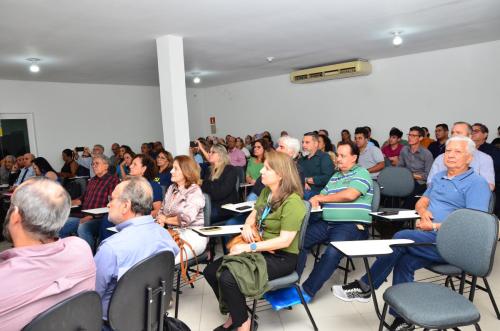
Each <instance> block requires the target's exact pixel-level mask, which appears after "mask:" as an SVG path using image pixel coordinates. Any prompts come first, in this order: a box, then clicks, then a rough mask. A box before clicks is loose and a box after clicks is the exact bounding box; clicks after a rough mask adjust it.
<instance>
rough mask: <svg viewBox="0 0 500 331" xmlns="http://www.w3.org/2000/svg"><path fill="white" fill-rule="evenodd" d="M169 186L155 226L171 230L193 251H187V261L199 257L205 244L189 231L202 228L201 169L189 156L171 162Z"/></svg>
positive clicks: (176, 261)
mask: <svg viewBox="0 0 500 331" xmlns="http://www.w3.org/2000/svg"><path fill="white" fill-rule="evenodd" d="M171 171H172V182H173V184H172V185H170V187H169V188H168V190H167V192H166V194H165V199H164V200H163V203H162V206H161V208H160V211H159V213H158V215H157V216H156V222H157V223H159V224H160V225H163V226H168V227H173V228H176V230H177V231H178V232H179V235H180V237H181V238H182V239H184V240H185V241H186V242H187V243H189V245H190V246H191V247H192V249H193V250H194V252H193V251H192V250H191V249H190V248H187V249H186V252H187V257H185V259H186V260H188V259H191V258H193V257H194V256H193V253H194V254H196V256H198V255H200V254H202V253H203V252H204V251H205V249H206V247H207V243H208V238H207V237H202V236H200V235H198V234H197V233H196V232H194V231H193V230H191V229H190V227H193V226H203V224H204V215H203V207H204V206H205V198H204V197H203V192H202V191H201V188H200V183H201V181H200V168H199V166H198V164H197V163H196V162H195V161H194V160H193V159H192V158H190V157H189V156H186V155H180V156H177V157H176V158H175V159H174V162H173V168H172V170H171ZM179 262H180V256H179V255H177V256H176V257H175V263H176V264H178V263H179Z"/></svg>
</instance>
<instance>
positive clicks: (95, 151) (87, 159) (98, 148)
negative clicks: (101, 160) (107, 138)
mask: <svg viewBox="0 0 500 331" xmlns="http://www.w3.org/2000/svg"><path fill="white" fill-rule="evenodd" d="M97 155H104V146H103V145H101V144H95V145H94V147H93V148H92V153H91V152H90V149H89V148H88V147H85V148H84V149H83V153H82V157H80V156H79V154H78V152H77V151H76V149H75V153H74V156H75V160H76V162H77V163H78V164H79V165H80V166H82V167H84V168H86V169H88V170H89V172H90V177H94V176H95V173H94V169H93V168H92V159H93V158H94V157H95V156H97Z"/></svg>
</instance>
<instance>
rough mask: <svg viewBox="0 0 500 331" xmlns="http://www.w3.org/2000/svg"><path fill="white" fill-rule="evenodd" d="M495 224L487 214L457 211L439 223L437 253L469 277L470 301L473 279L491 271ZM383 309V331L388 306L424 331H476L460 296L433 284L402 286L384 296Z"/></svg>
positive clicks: (470, 307)
mask: <svg viewBox="0 0 500 331" xmlns="http://www.w3.org/2000/svg"><path fill="white" fill-rule="evenodd" d="M497 237H498V220H497V218H496V217H495V216H494V215H490V214H488V213H484V212H480V211H475V210H469V209H459V210H456V211H454V212H453V213H451V214H450V215H449V216H448V218H447V219H446V221H445V222H443V223H442V225H441V228H440V230H439V232H438V235H437V249H438V251H439V254H440V255H441V256H442V257H443V259H444V260H446V261H447V262H449V263H450V264H452V265H455V266H457V267H458V268H460V270H462V284H461V287H462V288H463V281H464V279H465V275H466V274H468V275H472V276H473V280H472V282H473V284H472V287H471V293H470V297H471V298H473V297H474V291H475V282H476V279H477V277H483V278H485V277H487V276H488V275H489V274H490V272H491V269H492V267H493V261H494V255H495V250H496V242H497ZM384 301H385V304H384V309H383V313H382V318H381V322H380V326H379V330H382V329H383V324H384V319H385V315H386V313H387V308H388V306H390V307H392V308H393V309H394V310H395V311H396V313H397V314H399V315H400V316H401V317H402V318H404V319H405V320H406V321H408V322H410V323H412V324H415V325H418V326H421V327H424V328H426V329H431V328H432V329H447V328H457V327H460V326H465V325H472V324H474V326H475V327H476V330H480V327H479V324H478V322H479V319H480V314H479V311H478V310H477V308H476V307H475V306H474V304H473V303H472V302H471V301H469V300H468V299H467V298H465V297H464V296H462V295H460V294H459V293H456V292H454V291H452V290H450V289H449V288H446V287H444V286H441V285H438V284H433V283H418V282H412V283H404V284H398V285H395V286H392V287H390V288H389V289H387V290H386V291H385V293H384Z"/></svg>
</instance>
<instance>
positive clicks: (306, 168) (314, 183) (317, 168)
mask: <svg viewBox="0 0 500 331" xmlns="http://www.w3.org/2000/svg"><path fill="white" fill-rule="evenodd" d="M302 155H303V156H302V157H301V158H300V159H299V161H298V164H299V166H300V168H301V170H302V175H303V176H304V182H305V184H304V199H309V198H311V197H313V196H315V195H316V194H318V193H319V191H321V189H322V188H323V187H324V186H325V185H326V183H327V182H328V179H330V177H331V176H332V174H333V172H334V171H335V167H334V165H333V162H332V159H331V158H330V156H329V155H328V154H326V153H324V152H322V151H321V150H319V142H318V135H317V134H315V133H314V132H308V133H306V134H304V138H303V139H302Z"/></svg>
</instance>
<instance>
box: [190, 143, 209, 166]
mask: <svg viewBox="0 0 500 331" xmlns="http://www.w3.org/2000/svg"><path fill="white" fill-rule="evenodd" d="M198 144H203V146H205V150H206V149H207V147H206V143H205V139H203V138H199V139H198V140H197V141H192V142H191V143H190V144H189V155H190V156H191V157H192V158H193V159H194V160H195V161H196V163H198V164H199V165H200V166H201V165H202V164H203V163H204V162H205V160H204V159H203V156H202V155H201V152H200V149H199V148H198Z"/></svg>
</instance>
